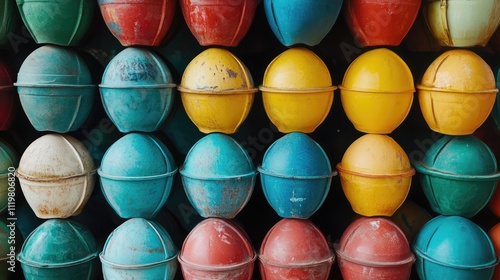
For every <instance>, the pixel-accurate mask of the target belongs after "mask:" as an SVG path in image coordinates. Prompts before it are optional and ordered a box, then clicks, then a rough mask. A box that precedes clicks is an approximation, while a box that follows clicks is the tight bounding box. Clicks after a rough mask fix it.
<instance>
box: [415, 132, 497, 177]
mask: <svg viewBox="0 0 500 280" xmlns="http://www.w3.org/2000/svg"><path fill="white" fill-rule="evenodd" d="M415 168H417V170H418V171H419V172H422V173H424V174H430V173H432V174H435V175H438V176H447V177H450V176H451V177H454V178H457V179H459V178H463V179H468V178H469V179H478V180H480V179H482V178H484V179H489V180H491V179H492V178H498V177H500V174H498V173H497V161H496V158H495V155H494V154H493V152H492V151H491V149H490V148H489V147H488V146H487V145H486V144H485V143H484V142H482V141H481V140H480V139H479V138H477V137H476V136H474V135H466V136H449V135H444V136H443V137H442V138H441V139H439V140H438V141H436V142H435V143H434V144H433V145H432V146H431V147H430V148H429V150H427V152H426V153H425V156H424V158H423V160H422V162H418V163H415ZM492 176H493V177H492Z"/></svg>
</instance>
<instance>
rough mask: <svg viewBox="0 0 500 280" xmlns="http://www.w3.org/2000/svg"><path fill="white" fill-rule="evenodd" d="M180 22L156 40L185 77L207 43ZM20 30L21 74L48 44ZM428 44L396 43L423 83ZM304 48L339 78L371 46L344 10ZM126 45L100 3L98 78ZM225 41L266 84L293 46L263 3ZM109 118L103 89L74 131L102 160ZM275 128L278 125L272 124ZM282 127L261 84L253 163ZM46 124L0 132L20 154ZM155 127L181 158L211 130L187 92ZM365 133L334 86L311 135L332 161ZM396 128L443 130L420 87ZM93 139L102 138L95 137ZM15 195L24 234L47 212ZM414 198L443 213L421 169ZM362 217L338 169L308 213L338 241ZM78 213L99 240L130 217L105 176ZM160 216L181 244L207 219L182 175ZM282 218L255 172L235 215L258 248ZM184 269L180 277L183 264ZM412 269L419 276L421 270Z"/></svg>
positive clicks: (9, 50) (484, 218)
mask: <svg viewBox="0 0 500 280" xmlns="http://www.w3.org/2000/svg"><path fill="white" fill-rule="evenodd" d="M172 30H173V33H172V35H171V37H170V39H169V40H167V41H166V42H165V44H164V45H163V46H161V47H155V48H150V49H151V50H153V51H155V52H157V53H158V54H160V55H161V56H162V57H163V58H164V60H165V61H166V62H167V63H168V64H169V66H170V71H171V72H172V74H173V77H174V81H175V82H176V83H180V77H181V76H182V72H183V70H184V68H185V67H186V65H187V64H188V63H189V61H190V60H191V59H193V58H194V57H195V56H196V55H197V54H198V53H200V52H201V51H202V50H204V49H206V48H208V47H202V46H200V45H199V44H198V43H197V41H196V40H195V38H194V37H193V36H192V35H191V33H190V31H189V29H188V28H187V26H186V24H185V23H184V20H183V18H182V14H181V12H180V10H179V9H178V10H177V12H176V20H175V23H174V26H173V27H172ZM17 34H18V35H19V37H18V38H17V39H18V40H16V41H15V42H14V44H11V45H10V46H6V47H5V48H4V49H2V50H0V53H1V57H3V58H4V59H6V60H7V61H8V63H9V64H10V65H11V66H12V70H13V73H14V76H15V73H17V71H18V69H19V67H20V66H21V64H22V62H23V61H24V59H25V58H26V57H27V56H28V55H29V54H30V53H31V52H32V51H33V50H35V49H36V48H38V47H39V46H40V45H37V44H36V43H35V42H34V40H33V39H31V38H30V36H29V34H28V33H27V31H26V29H25V28H23V29H21V30H19V31H18V33H17ZM23 38H24V39H23ZM426 45H427V44H426V42H424V41H421V42H420V41H418V40H416V39H415V38H406V39H405V41H404V42H403V44H401V45H400V46H398V47H389V48H390V49H391V50H393V51H395V52H396V53H397V54H398V55H400V56H401V57H402V58H403V59H404V60H405V62H406V63H407V64H408V66H409V67H410V69H411V70H412V73H413V75H414V80H415V83H418V82H419V81H420V77H421V76H422V74H423V73H424V71H425V70H426V68H427V67H428V66H429V64H430V63H431V62H432V61H433V60H434V59H435V58H436V57H437V56H438V55H440V54H441V53H442V52H443V51H445V50H446V49H445V48H438V47H436V46H431V47H430V48H429V47H426ZM305 47H307V48H309V49H311V50H313V51H314V52H315V53H316V54H317V55H318V56H320V57H321V58H322V59H323V61H324V62H325V63H326V64H327V66H328V68H329V70H330V73H331V75H332V79H333V84H334V85H339V84H341V82H342V78H343V75H344V73H345V70H346V69H347V67H348V66H349V64H350V63H351V62H352V60H354V59H355V58H356V57H357V56H358V55H360V54H361V53H364V52H366V51H368V50H370V49H373V48H362V47H361V46H359V45H358V44H357V43H356V42H355V40H354V38H353V36H352V35H351V33H350V31H349V29H348V28H347V26H346V24H345V21H344V17H343V14H342V13H341V14H340V16H339V18H338V19H337V21H336V23H335V25H334V27H333V29H332V30H331V31H330V33H329V34H328V35H327V36H326V38H324V40H323V41H322V42H321V43H320V44H319V45H317V46H314V47H308V46H305ZM123 48H124V47H122V46H121V45H120V44H119V43H118V41H117V40H116V39H115V38H114V37H113V36H112V35H111V33H110V32H109V31H108V29H107V27H106V26H105V24H104V22H103V20H102V17H101V15H100V12H99V10H98V9H96V10H95V15H94V23H93V25H92V27H91V29H90V30H89V32H88V35H87V38H86V39H85V41H84V43H83V44H81V45H80V46H79V47H76V48H74V49H76V50H78V51H79V52H80V53H81V54H82V56H84V57H85V59H86V60H87V62H88V65H89V67H90V69H91V70H92V74H93V76H94V78H95V83H96V84H99V83H100V79H101V76H102V72H103V70H104V68H105V66H106V65H107V63H108V62H109V61H110V60H111V58H112V57H113V56H114V55H116V54H117V53H118V52H119V51H121V50H122V49H123ZM227 49H228V50H230V51H231V52H232V53H234V54H235V55H236V56H237V57H238V58H240V59H241V60H242V61H243V62H244V63H245V64H246V65H247V67H248V68H249V70H250V72H251V74H252V76H253V79H254V81H255V85H256V86H258V85H260V84H261V82H262V78H263V74H264V71H265V69H266V67H267V65H268V64H269V62H271V60H272V59H273V58H275V57H276V56H277V55H279V54H280V53H281V52H283V51H284V50H286V49H287V48H286V47H284V46H283V45H281V43H280V42H279V41H278V40H277V39H276V38H275V36H274V34H273V33H272V31H271V29H270V28H269V26H268V23H267V20H266V17H265V14H264V9H263V5H262V3H261V4H259V6H258V8H257V11H256V14H255V17H254V20H253V23H252V26H251V29H250V30H249V32H248V33H247V35H246V36H245V38H244V39H243V41H242V42H241V43H240V44H239V45H238V46H237V47H231V48H227ZM422 50H424V51H422ZM473 50H474V51H475V52H476V53H478V54H480V55H481V56H482V57H483V58H484V59H485V61H486V62H488V63H489V64H490V66H491V67H492V68H494V69H495V70H496V67H497V65H499V64H500V59H499V56H498V54H496V53H495V52H494V51H493V49H491V48H490V47H484V48H483V47H477V48H473ZM14 79H15V78H14ZM177 97H178V96H177ZM106 118H107V116H106V114H105V113H104V111H103V109H102V105H101V104H100V98H96V103H95V106H94V110H93V112H92V114H91V116H90V117H89V119H88V121H87V122H86V123H85V124H84V126H83V127H82V128H81V129H79V130H78V131H76V132H72V133H69V134H71V135H73V136H75V137H76V138H78V139H80V140H82V141H88V143H90V145H91V147H90V148H91V152H92V153H93V155H94V156H95V157H96V159H97V160H98V159H99V157H101V156H102V154H103V153H104V152H105V150H106V149H107V147H109V145H111V144H112V143H113V142H114V141H116V140H117V139H118V138H119V137H121V136H122V135H123V134H121V133H120V132H119V131H118V130H117V129H110V130H107V131H105V132H104V133H103V131H102V130H100V129H99V124H100V122H101V121H103V120H105V119H106ZM263 131H265V132H263ZM269 131H272V132H271V133H269ZM276 131H277V130H276V129H274V128H273V127H272V124H271V123H270V121H269V120H268V118H267V116H266V114H265V111H264V107H263V104H262V98H261V95H260V93H257V94H256V96H255V101H254V104H253V107H252V110H251V112H250V115H249V116H248V118H247V119H246V121H245V122H244V124H243V125H242V126H241V128H240V129H239V131H238V132H237V133H236V134H234V135H232V137H234V138H235V139H236V140H238V141H239V142H240V143H241V144H242V145H244V147H245V148H247V149H248V151H249V153H250V154H251V155H252V156H253V160H254V164H255V166H258V165H259V164H260V163H261V160H262V156H263V154H264V152H265V150H266V149H267V147H268V146H269V145H270V144H271V143H272V142H274V141H275V140H277V139H278V138H279V137H281V136H282V135H283V134H281V133H278V132H276ZM45 133H46V132H38V131H35V130H34V129H33V127H32V126H31V124H30V123H29V121H28V120H27V118H26V116H25V115H24V112H23V111H22V109H21V108H20V107H19V114H18V116H17V118H16V120H15V122H14V124H13V125H12V127H11V129H10V130H8V131H3V132H0V137H1V138H3V139H5V140H6V141H7V142H9V143H10V144H12V145H13V146H14V147H15V149H16V150H17V152H18V153H19V155H22V153H23V151H24V149H25V148H26V147H27V146H28V145H29V144H30V143H31V142H33V141H34V140H35V139H37V138H38V137H40V136H41V135H43V134H45ZM154 134H155V135H156V136H158V137H159V138H160V139H162V140H164V141H165V143H166V144H167V146H168V147H169V148H170V150H171V152H172V153H173V154H174V156H175V158H176V163H177V165H178V166H181V165H182V163H183V161H184V156H185V154H186V153H187V151H188V150H189V148H190V147H191V146H192V145H193V144H194V143H195V142H196V141H197V140H198V139H200V138H201V137H203V134H202V133H200V132H198V131H197V129H196V127H195V126H194V125H193V124H192V123H191V122H190V120H189V119H188V118H187V116H186V114H185V112H184V111H183V108H182V104H181V103H180V98H176V104H175V108H174V111H173V112H172V113H171V115H170V117H169V119H168V121H167V122H166V124H165V127H164V128H163V129H162V130H160V131H157V132H155V133H154ZM361 135H363V134H362V133H361V132H358V131H356V130H355V129H354V127H353V126H352V124H351V123H350V122H349V120H348V119H347V117H346V115H345V114H344V112H343V110H342V106H341V103H340V96H339V91H338V90H337V91H335V97H334V101H333V106H332V109H331V111H330V114H329V115H328V117H327V118H326V120H325V121H324V123H323V124H322V125H321V126H320V127H318V129H317V130H316V131H315V132H314V133H311V134H310V136H311V137H312V138H313V139H314V140H315V141H316V142H318V143H319V144H320V145H321V146H322V147H323V149H324V150H325V151H326V153H327V155H328V157H329V159H330V162H331V164H332V166H335V165H336V164H337V163H338V162H340V160H341V158H342V155H343V153H344V151H345V150H346V149H347V147H348V146H349V145H350V144H351V143H352V142H353V141H354V140H356V139H357V138H358V137H360V136H361ZM477 135H478V136H480V137H481V138H482V139H483V140H484V141H485V142H486V143H487V144H489V145H490V147H491V148H492V149H493V150H494V151H496V152H498V148H497V147H496V145H497V143H498V139H499V132H498V128H497V127H496V126H495V124H494V122H493V121H492V120H491V119H488V120H487V121H486V122H485V123H484V125H483V126H482V127H481V128H480V129H479V130H478V132H477ZM390 136H391V137H393V138H394V139H395V140H396V141H397V142H398V143H399V144H400V145H401V146H402V147H403V148H404V149H405V151H406V152H407V154H408V155H413V156H417V157H418V156H421V155H423V153H425V151H426V150H427V149H428V148H429V146H430V145H431V144H432V143H433V142H434V141H435V140H436V139H437V138H439V137H440V135H439V134H437V133H434V132H432V131H430V130H429V128H428V127H427V125H426V123H425V121H424V119H423V117H422V115H421V113H420V109H419V106H418V100H417V96H416V95H415V99H414V102H413V106H412V109H411V111H410V113H409V115H408V117H407V118H406V120H405V121H404V122H403V124H402V125H400V127H398V128H397V129H396V130H395V131H394V132H393V133H391V135H390ZM249 138H254V139H256V140H257V141H258V144H257V145H254V146H251V145H250V144H249ZM93 140H95V141H94V142H93ZM97 140H101V141H97ZM17 196H18V203H17V217H18V224H17V225H18V229H19V231H20V233H21V236H22V237H23V238H25V237H26V236H27V234H29V233H30V232H31V231H32V230H33V229H34V228H35V227H36V226H38V225H39V224H40V223H42V222H43V220H40V219H37V218H36V217H35V216H34V214H33V212H32V211H31V209H30V208H29V206H28V205H27V204H26V203H25V202H23V200H22V192H21V191H20V189H18V191H17ZM408 199H409V200H412V201H414V202H416V203H418V204H419V205H420V206H422V207H424V208H425V209H427V210H428V211H429V213H430V214H431V215H435V213H433V212H432V211H431V210H430V208H429V206H428V203H427V201H426V199H425V196H424V195H423V193H422V191H421V187H420V184H419V178H418V176H414V177H413V182H412V187H411V191H410V194H409V196H408ZM354 217H355V215H354V212H353V211H352V209H351V208H350V205H349V203H348V202H347V200H346V198H345V197H344V194H343V192H342V189H341V186H340V180H339V177H338V176H337V177H334V178H333V182H332V185H331V188H330V192H329V194H328V196H327V198H326V200H325V202H324V204H323V205H322V207H321V208H320V209H319V210H318V211H317V212H316V213H315V214H314V215H313V216H312V217H311V218H310V220H311V221H312V222H313V223H314V224H315V225H316V226H318V228H320V229H321V231H322V232H323V234H324V235H325V237H326V238H327V240H328V241H329V242H330V243H333V242H335V241H336V240H338V239H339V238H340V236H341V235H342V233H343V231H344V229H345V228H346V227H347V226H348V225H349V224H350V222H351V221H352V220H353V218H354ZM73 219H75V220H77V221H78V222H80V223H82V224H84V225H86V226H87V227H89V228H90V230H91V231H92V232H93V233H94V235H95V237H96V238H97V239H98V240H99V242H100V243H101V244H103V243H104V241H105V240H106V238H107V236H108V235H109V234H110V232H111V231H112V230H113V229H115V228H116V227H117V226H118V225H120V224H121V223H122V222H123V220H122V219H121V218H119V217H118V216H117V215H116V214H114V212H113V210H112V209H111V208H110V207H109V206H108V204H107V202H106V201H105V199H104V197H103V196H102V194H101V190H100V187H99V184H98V183H97V184H96V187H95V189H94V194H93V196H92V197H91V199H90V201H89V202H88V203H87V205H86V207H85V209H84V211H83V213H82V214H80V215H79V216H76V217H73ZM157 220H158V221H159V222H160V223H162V224H163V225H164V226H165V227H166V228H167V230H168V231H169V233H170V234H171V235H172V237H173V239H174V241H175V243H176V245H177V247H178V248H181V246H182V242H183V240H184V238H185V236H186V235H187V233H189V231H190V230H191V229H192V228H193V227H194V226H195V225H196V224H197V223H198V222H199V221H201V217H199V216H197V215H196V214H194V210H193V209H192V208H191V207H190V205H189V201H188V200H187V198H186V197H185V194H184V191H183V189H182V184H181V183H180V180H179V176H178V175H177V177H176V182H175V185H174V188H173V190H172V193H171V195H170V197H169V199H168V201H167V202H166V205H165V207H164V209H163V210H162V212H161V213H160V214H159V215H158V217H157ZM279 220H280V217H279V216H277V214H276V213H275V212H274V211H273V209H272V208H271V207H270V206H269V205H268V203H267V201H266V199H265V197H264V195H263V193H262V190H261V186H260V182H259V180H257V184H256V186H255V190H254V193H253V195H252V198H251V199H250V201H249V203H248V204H247V206H246V207H245V208H244V209H243V210H242V212H241V213H240V214H238V216H237V217H236V221H237V222H238V223H240V224H241V226H242V227H243V228H244V229H245V231H246V232H247V233H248V235H249V236H250V239H251V242H252V244H253V246H254V248H255V249H256V250H257V251H258V249H259V247H260V244H261V242H262V240H263V238H264V236H265V234H266V233H267V231H268V230H269V229H270V228H271V227H272V226H273V225H274V224H275V223H276V222H277V221H279ZM472 220H473V221H474V222H476V223H477V224H478V225H480V226H481V227H482V228H483V229H485V230H489V229H490V228H491V227H492V226H493V225H494V224H496V223H497V222H499V219H498V218H496V217H495V216H494V215H493V214H492V213H491V211H490V210H489V209H488V208H487V207H486V208H485V209H484V210H483V211H481V212H480V213H479V214H478V215H476V216H475V217H474V218H473V219H472ZM255 267H256V270H255V273H254V278H255V279H259V278H260V275H259V273H258V265H257V263H256V266H255ZM17 268H20V266H17ZM178 272H179V273H178V276H179V277H180V269H179V270H178ZM413 276H414V277H416V275H415V274H414V275H413ZM21 277H22V276H21V275H20V274H19V275H17V276H16V278H18V279H21ZM330 278H332V279H341V276H340V273H339V270H338V267H337V264H336V263H335V264H334V265H333V268H332V273H331V277H330Z"/></svg>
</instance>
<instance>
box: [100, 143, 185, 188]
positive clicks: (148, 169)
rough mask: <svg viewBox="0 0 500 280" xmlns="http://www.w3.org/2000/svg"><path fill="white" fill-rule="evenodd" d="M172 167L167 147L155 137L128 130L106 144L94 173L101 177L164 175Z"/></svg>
mask: <svg viewBox="0 0 500 280" xmlns="http://www.w3.org/2000/svg"><path fill="white" fill-rule="evenodd" d="M176 171H177V166H176V164H175V161H174V158H173V156H172V154H171V153H170V150H169V149H168V148H167V147H166V146H165V144H163V143H162V142H161V141H160V140H159V139H158V138H156V137H154V136H152V135H149V134H145V133H129V134H127V135H125V136H123V137H122V138H120V139H118V141H116V142H115V143H113V144H112V145H111V146H110V147H109V148H108V150H107V151H106V153H105V154H104V156H103V158H102V161H101V166H100V167H99V170H98V173H99V175H100V176H101V177H106V178H114V179H117V180H119V179H126V180H130V179H132V178H133V177H137V179H144V178H145V177H146V176H168V175H172V173H174V172H176Z"/></svg>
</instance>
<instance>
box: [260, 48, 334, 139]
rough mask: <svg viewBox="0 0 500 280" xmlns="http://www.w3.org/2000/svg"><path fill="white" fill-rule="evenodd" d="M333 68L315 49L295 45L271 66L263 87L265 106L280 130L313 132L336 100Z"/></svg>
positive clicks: (266, 72)
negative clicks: (334, 98)
mask: <svg viewBox="0 0 500 280" xmlns="http://www.w3.org/2000/svg"><path fill="white" fill-rule="evenodd" d="M336 88H337V87H336V86H333V85H332V79H331V76H330V71H329V70H328V67H327V66H326V65H325V63H324V62H323V61H322V60H321V58H319V57H318V56H317V55H316V54H315V53H314V52H312V51H310V50H308V49H306V48H291V49H288V50H286V51H284V52H283V53H281V54H280V55H278V56H277V57H276V58H275V59H274V60H273V61H271V63H270V64H269V65H268V66H267V69H266V71H265V73H264V79H263V81H262V86H260V87H259V89H260V90H261V91H262V99H263V102H264V109H265V111H266V114H267V116H268V117H269V119H270V120H271V122H272V123H273V124H274V125H275V126H276V127H277V128H278V130H279V131H280V132H283V133H289V132H303V133H311V132H313V131H314V130H315V129H316V128H317V127H318V126H319V125H320V124H321V123H322V122H323V121H324V120H325V118H326V117H327V116H328V113H329V112H330V109H331V107H332V103H333V91H334V90H335V89H336Z"/></svg>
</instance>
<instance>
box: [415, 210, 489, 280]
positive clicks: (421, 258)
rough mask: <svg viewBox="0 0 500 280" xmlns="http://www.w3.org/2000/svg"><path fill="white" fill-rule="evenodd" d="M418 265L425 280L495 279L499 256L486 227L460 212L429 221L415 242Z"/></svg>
mask: <svg viewBox="0 0 500 280" xmlns="http://www.w3.org/2000/svg"><path fill="white" fill-rule="evenodd" d="M413 250H414V251H415V255H416V258H417V260H416V262H415V268H416V270H417V273H418V276H419V277H420V279H422V280H434V279H454V280H466V279H467V280H469V279H470V280H472V279H491V277H492V276H493V272H494V269H495V266H496V265H497V263H498V259H497V257H496V255H495V248H494V247H493V244H492V242H491V240H490V238H489V237H488V235H487V234H486V232H484V230H482V229H481V228H480V227H479V226H478V225H476V224H474V223H473V222H471V221H470V220H468V219H466V218H463V217H459V216H438V217H435V218H433V219H432V220H430V221H429V222H427V223H426V224H425V225H424V226H423V227H422V229H421V230H420V232H419V233H418V235H417V237H416V239H415V240H414V242H413Z"/></svg>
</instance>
